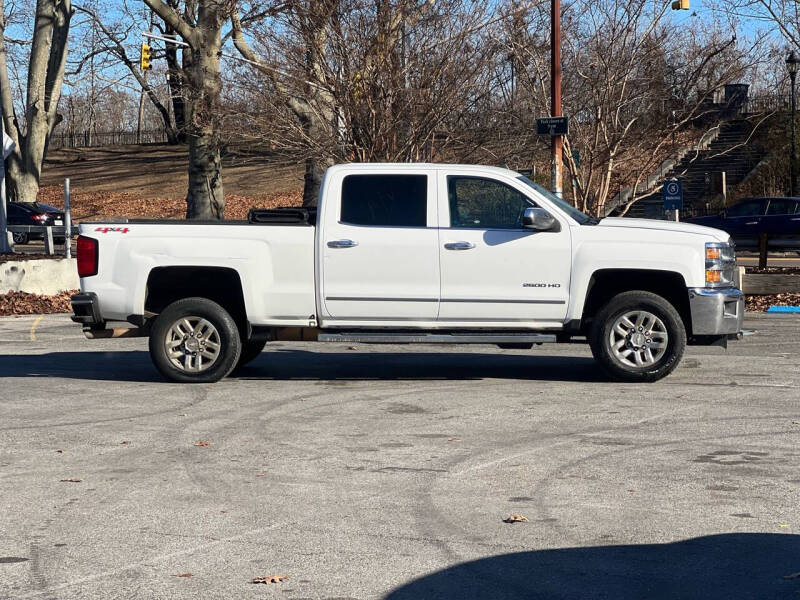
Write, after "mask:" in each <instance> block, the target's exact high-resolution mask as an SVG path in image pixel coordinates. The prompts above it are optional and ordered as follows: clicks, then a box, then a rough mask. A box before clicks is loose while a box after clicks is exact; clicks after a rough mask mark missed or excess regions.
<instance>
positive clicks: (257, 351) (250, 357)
mask: <svg viewBox="0 0 800 600" xmlns="http://www.w3.org/2000/svg"><path fill="white" fill-rule="evenodd" d="M266 345H267V340H248V341H246V342H244V343H243V344H242V354H241V356H239V362H238V363H236V368H235V369H234V370H235V371H238V370H239V369H241V368H242V367H244V366H245V365H248V364H250V363H251V362H253V361H254V360H255V359H257V358H258V357H259V356H260V355H261V352H262V351H263V350H264V346H266Z"/></svg>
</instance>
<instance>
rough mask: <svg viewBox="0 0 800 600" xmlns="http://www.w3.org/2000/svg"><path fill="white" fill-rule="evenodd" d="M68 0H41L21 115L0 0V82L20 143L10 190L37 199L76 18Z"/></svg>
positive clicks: (7, 121)
mask: <svg viewBox="0 0 800 600" xmlns="http://www.w3.org/2000/svg"><path fill="white" fill-rule="evenodd" d="M72 14H73V11H72V6H71V4H70V0H37V2H36V12H35V16H34V22H33V39H32V42H31V46H30V56H29V59H28V70H27V74H28V78H27V87H26V92H27V93H26V95H25V101H24V106H23V114H22V115H18V114H17V112H16V110H15V106H14V99H13V95H12V92H11V81H10V78H9V74H8V60H7V52H6V44H5V28H6V25H5V7H4V3H3V0H0V21H2V22H0V85H2V97H1V98H0V101H1V103H2V116H3V120H4V122H3V125H4V129H5V131H6V132H7V133H8V135H9V136H10V137H11V138H12V139H13V140H14V142H15V143H16V149H15V150H14V152H13V153H12V154H11V156H10V157H9V166H8V174H9V178H10V182H11V186H10V195H11V197H12V198H14V199H15V200H17V201H20V202H35V201H36V196H37V194H38V192H39V179H40V176H41V171H42V163H43V162H44V158H45V155H46V154H47V146H48V143H49V140H50V136H51V135H52V133H53V130H54V129H55V127H56V125H58V123H59V122H60V121H61V118H62V117H61V115H60V114H59V113H58V101H59V98H60V96H61V84H62V81H63V78H64V70H65V65H66V57H67V40H68V35H69V28H70V19H71V18H72Z"/></svg>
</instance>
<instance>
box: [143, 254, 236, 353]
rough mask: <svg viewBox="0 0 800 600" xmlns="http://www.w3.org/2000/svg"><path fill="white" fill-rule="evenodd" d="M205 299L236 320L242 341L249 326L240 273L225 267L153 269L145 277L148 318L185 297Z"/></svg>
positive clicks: (145, 307) (145, 303) (168, 267)
mask: <svg viewBox="0 0 800 600" xmlns="http://www.w3.org/2000/svg"><path fill="white" fill-rule="evenodd" d="M193 297H198V298H206V299H208V300H211V301H213V302H216V303H217V304H219V305H220V306H222V307H223V308H224V309H225V310H226V311H228V313H229V314H230V315H231V317H233V319H234V321H236V324H237V327H238V328H239V332H240V335H242V339H247V337H249V336H248V332H249V325H248V321H247V307H246V305H245V300H244V290H243V287H242V280H241V277H240V276H239V273H238V272H237V271H236V270H235V269H231V268H228V267H201V266H167V267H156V268H154V269H152V270H151V271H150V273H149V274H148V276H147V284H146V286H145V300H144V310H145V314H146V315H148V316H154V315H158V314H159V313H161V312H162V311H163V310H164V309H165V308H166V307H167V306H169V305H170V304H172V303H173V302H176V301H178V300H182V299H184V298H193Z"/></svg>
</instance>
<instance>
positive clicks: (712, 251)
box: [706, 242, 736, 288]
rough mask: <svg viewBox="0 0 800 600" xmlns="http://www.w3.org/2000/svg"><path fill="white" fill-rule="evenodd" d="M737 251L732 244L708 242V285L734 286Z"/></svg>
mask: <svg viewBox="0 0 800 600" xmlns="http://www.w3.org/2000/svg"><path fill="white" fill-rule="evenodd" d="M735 272H736V252H735V251H734V249H733V245H732V244H723V243H720V242H709V243H707V244H706V287H711V288H724V287H733V286H734V273H735Z"/></svg>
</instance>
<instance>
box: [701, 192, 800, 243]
mask: <svg viewBox="0 0 800 600" xmlns="http://www.w3.org/2000/svg"><path fill="white" fill-rule="evenodd" d="M686 222H687V223H695V224H697V225H705V226H707V227H715V228H716V229H722V230H723V231H727V232H728V233H729V234H731V237H732V238H733V240H734V241H735V242H736V247H737V248H745V249H748V250H757V249H758V247H759V239H760V237H761V234H762V233H765V234H767V236H768V247H769V249H770V250H793V251H800V198H745V199H744V200H742V201H741V202H739V203H737V204H734V205H733V206H731V207H729V208H728V209H727V210H725V211H723V212H722V213H720V214H719V215H714V216H709V217H695V218H691V219H686Z"/></svg>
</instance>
